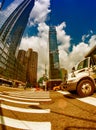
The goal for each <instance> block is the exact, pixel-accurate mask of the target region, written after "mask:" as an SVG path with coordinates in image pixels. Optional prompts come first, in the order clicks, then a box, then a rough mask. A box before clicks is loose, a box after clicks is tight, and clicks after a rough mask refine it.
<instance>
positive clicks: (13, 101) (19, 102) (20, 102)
mask: <svg viewBox="0 0 96 130" xmlns="http://www.w3.org/2000/svg"><path fill="white" fill-rule="evenodd" d="M0 100H4V101H7V102H12V103H17V104H27V105H40V103H36V102H23V101H16V100H12V99H11V100H10V99H6V98H0Z"/></svg>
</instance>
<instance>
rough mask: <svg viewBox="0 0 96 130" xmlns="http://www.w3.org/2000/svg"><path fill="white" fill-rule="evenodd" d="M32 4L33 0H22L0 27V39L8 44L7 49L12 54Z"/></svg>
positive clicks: (18, 41) (19, 40)
mask: <svg viewBox="0 0 96 130" xmlns="http://www.w3.org/2000/svg"><path fill="white" fill-rule="evenodd" d="M33 6H34V0H24V1H23V2H22V3H21V4H20V5H19V6H18V7H17V8H16V9H15V10H14V11H13V13H12V14H11V15H10V16H9V17H8V19H7V20H6V21H5V23H4V24H3V26H2V27H1V29H0V39H1V41H2V42H3V43H4V44H8V45H9V50H10V51H11V53H13V54H15V52H16V49H17V46H19V44H20V42H21V38H22V35H23V33H24V30H25V27H26V25H27V22H28V18H29V14H30V12H31V10H32V8H33Z"/></svg>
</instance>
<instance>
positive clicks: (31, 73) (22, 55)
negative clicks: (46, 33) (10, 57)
mask: <svg viewBox="0 0 96 130" xmlns="http://www.w3.org/2000/svg"><path fill="white" fill-rule="evenodd" d="M17 59H18V61H19V62H20V63H21V64H24V65H25V68H26V81H27V82H28V83H30V84H32V85H33V86H35V85H36V83H37V65H38V53H37V52H35V51H33V50H32V49H31V48H30V49H28V50H27V51H24V50H19V53H18V56H17Z"/></svg>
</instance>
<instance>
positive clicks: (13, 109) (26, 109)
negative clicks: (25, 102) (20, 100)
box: [0, 104, 50, 113]
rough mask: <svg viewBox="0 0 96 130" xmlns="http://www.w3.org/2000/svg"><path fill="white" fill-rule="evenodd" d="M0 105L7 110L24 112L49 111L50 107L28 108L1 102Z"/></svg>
mask: <svg viewBox="0 0 96 130" xmlns="http://www.w3.org/2000/svg"><path fill="white" fill-rule="evenodd" d="M0 107H1V108H4V109H7V110H12V111H18V112H25V113H50V109H29V108H20V107H13V106H8V105H5V104H1V105H0Z"/></svg>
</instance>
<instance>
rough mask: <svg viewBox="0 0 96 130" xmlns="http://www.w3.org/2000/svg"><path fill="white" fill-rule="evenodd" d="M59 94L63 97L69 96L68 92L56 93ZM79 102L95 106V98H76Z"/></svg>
mask: <svg viewBox="0 0 96 130" xmlns="http://www.w3.org/2000/svg"><path fill="white" fill-rule="evenodd" d="M58 92H59V93H62V94H63V95H67V94H71V93H70V92H67V91H58ZM76 99H77V100H79V101H82V102H85V103H87V104H90V105H93V106H96V98H94V97H83V98H76Z"/></svg>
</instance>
